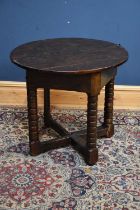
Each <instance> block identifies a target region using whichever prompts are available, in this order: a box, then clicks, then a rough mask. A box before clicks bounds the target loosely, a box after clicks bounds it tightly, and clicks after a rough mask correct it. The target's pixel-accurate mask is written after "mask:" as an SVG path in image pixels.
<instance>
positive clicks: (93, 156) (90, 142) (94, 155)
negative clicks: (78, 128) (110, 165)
mask: <svg viewBox="0 0 140 210" xmlns="http://www.w3.org/2000/svg"><path fill="white" fill-rule="evenodd" d="M97 101H98V96H91V95H90V94H88V107H87V148H88V151H87V163H88V164H89V165H93V164H95V163H96V162H97V160H98V149H97V148H96V140H97Z"/></svg>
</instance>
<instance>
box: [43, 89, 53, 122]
mask: <svg viewBox="0 0 140 210" xmlns="http://www.w3.org/2000/svg"><path fill="white" fill-rule="evenodd" d="M50 119H52V117H51V113H50V89H47V88H44V124H45V126H50V122H49V120H50Z"/></svg>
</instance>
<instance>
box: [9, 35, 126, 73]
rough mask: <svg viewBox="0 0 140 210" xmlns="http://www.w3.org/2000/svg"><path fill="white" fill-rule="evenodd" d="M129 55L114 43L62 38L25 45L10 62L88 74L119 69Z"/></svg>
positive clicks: (13, 54)
mask: <svg viewBox="0 0 140 210" xmlns="http://www.w3.org/2000/svg"><path fill="white" fill-rule="evenodd" d="M127 56H128V55H127V52H126V50H125V49H124V48H123V47H121V46H120V45H117V44H114V43H111V42H106V41H101V40H94V39H84V38H59V39H47V40H39V41H34V42H30V43H27V44H23V45H21V46H20V47H17V48H16V49H15V50H13V51H12V53H11V60H12V62H14V63H15V64H17V65H19V66H21V67H23V68H28V69H30V70H33V69H35V70H39V71H45V72H54V73H56V72H59V73H66V74H68V73H73V74H74V73H75V74H79V73H80V74H85V73H86V74H87V73H92V72H99V71H102V70H106V69H108V68H110V67H116V66H118V65H120V64H122V63H123V62H125V61H126V59H127Z"/></svg>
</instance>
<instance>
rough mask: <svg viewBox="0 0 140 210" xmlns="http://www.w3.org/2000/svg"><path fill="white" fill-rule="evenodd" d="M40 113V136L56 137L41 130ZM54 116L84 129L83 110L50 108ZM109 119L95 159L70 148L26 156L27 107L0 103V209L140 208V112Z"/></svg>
mask: <svg viewBox="0 0 140 210" xmlns="http://www.w3.org/2000/svg"><path fill="white" fill-rule="evenodd" d="M39 116H40V118H39V119H40V120H39V127H40V139H41V141H43V140H44V139H51V138H54V137H57V136H59V135H58V134H57V133H55V132H54V131H52V130H51V129H44V130H42V131H41V127H42V126H43V117H42V112H41V110H40V112H39ZM53 117H54V118H55V119H57V120H58V121H59V122H60V123H61V124H62V125H63V126H65V127H66V128H67V129H68V130H69V131H74V130H79V129H85V128H86V112H85V111H84V110H82V111H81V110H63V111H62V110H53ZM98 119H99V124H100V123H101V122H102V121H103V113H102V112H99V114H98ZM114 124H115V135H114V136H113V137H112V138H110V139H109V138H108V139H107V138H103V139H98V148H99V161H98V163H97V164H96V165H94V166H87V165H86V164H85V162H84V160H83V158H82V157H81V156H80V155H79V154H78V153H77V152H75V151H74V149H73V148H72V147H66V148H63V149H56V150H53V151H49V152H46V153H44V154H41V155H39V156H37V157H32V156H30V155H29V153H28V152H29V147H28V129H27V128H28V123H27V110H26V109H25V108H18V107H10V108H7V107H1V108H0V165H1V166H0V209H1V210H9V209H10V210H16V209H18V210H19V209H23V210H63V209H65V210H132V209H137V210H140V162H139V154H140V150H139V149H140V112H130V111H128V112H127V111H123V110H122V111H116V112H115V113H114Z"/></svg>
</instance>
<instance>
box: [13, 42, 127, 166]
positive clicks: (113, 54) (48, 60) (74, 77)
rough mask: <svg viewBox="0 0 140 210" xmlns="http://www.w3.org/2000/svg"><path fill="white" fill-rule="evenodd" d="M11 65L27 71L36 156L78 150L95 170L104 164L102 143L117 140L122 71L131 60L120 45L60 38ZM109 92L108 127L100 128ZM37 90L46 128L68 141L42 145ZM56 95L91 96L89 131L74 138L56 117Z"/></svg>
mask: <svg viewBox="0 0 140 210" xmlns="http://www.w3.org/2000/svg"><path fill="white" fill-rule="evenodd" d="M10 58H11V61H12V62H13V63H15V64H16V65H18V66H20V67H21V68H23V69H25V70H26V84H27V101H28V119H29V145H30V154H31V155H38V154H40V153H42V152H45V151H47V150H50V149H55V148H59V147H63V146H68V145H70V144H71V145H73V146H74V148H75V149H76V150H78V151H79V152H80V153H81V154H83V156H84V159H85V161H86V162H87V164H89V165H93V164H95V163H96V162H97V160H98V149H97V146H96V140H97V138H101V137H107V138H109V137H111V136H112V135H113V133H114V126H113V94H114V78H115V76H116V73H117V67H118V66H119V65H121V64H122V63H124V62H125V61H126V60H127V59H128V53H127V51H126V50H125V49H124V48H123V47H122V46H120V45H117V44H114V43H111V42H107V41H101V40H94V39H84V38H58V39H46V40H39V41H33V42H30V43H26V44H23V45H21V46H18V47H17V48H15V49H14V50H13V51H12V53H11V55H10ZM104 86H105V104H104V122H103V124H102V125H101V126H99V127H97V101H98V95H99V93H100V90H101V89H102V88H103V87H104ZM37 88H43V89H44V124H45V126H48V127H51V128H53V129H54V130H55V131H56V132H58V133H59V134H60V135H61V136H62V138H60V139H53V140H49V141H46V142H40V140H39V133H38V132H39V131H38V115H37ZM50 89H59V90H68V91H79V92H85V93H86V94H87V129H86V130H84V131H77V132H73V133H68V131H67V130H66V129H65V128H63V127H62V126H61V125H60V124H58V123H57V122H56V121H55V120H54V119H53V118H52V115H51V112H50Z"/></svg>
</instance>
